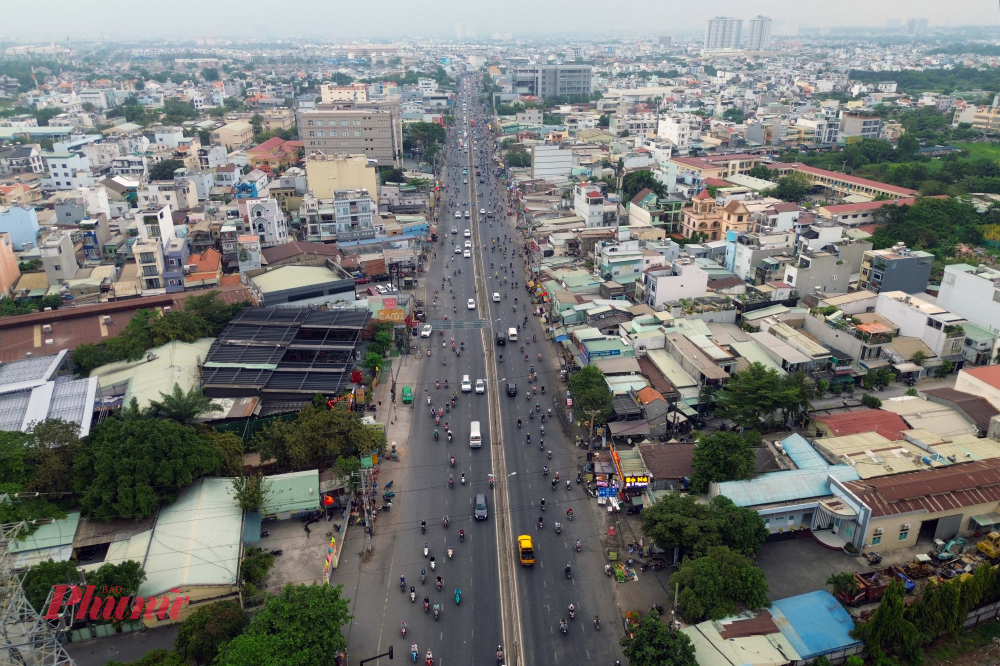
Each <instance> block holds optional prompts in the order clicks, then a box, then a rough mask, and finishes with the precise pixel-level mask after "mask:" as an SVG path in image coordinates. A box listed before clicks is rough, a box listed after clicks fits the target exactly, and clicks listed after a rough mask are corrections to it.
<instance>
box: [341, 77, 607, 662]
mask: <svg viewBox="0 0 1000 666" xmlns="http://www.w3.org/2000/svg"><path fill="white" fill-rule="evenodd" d="M463 99H464V100H467V103H468V106H469V109H470V112H469V113H470V116H469V117H470V118H472V117H474V116H473V115H472V114H473V112H472V111H471V109H473V108H475V107H476V106H478V104H479V103H478V100H477V95H476V93H475V92H472V93H471V94H469V95H468V96H463ZM460 105H461V103H460V102H459V103H457V104H456V106H460ZM454 113H455V116H456V124H455V126H454V127H453V128H451V129H450V130H449V131H448V141H447V148H446V150H445V152H444V158H443V159H442V162H443V163H444V165H443V167H442V168H440V169H439V174H438V175H439V178H440V179H441V182H442V183H443V184H445V185H446V187H445V190H444V193H443V196H442V197H441V205H440V209H439V217H438V225H437V231H438V242H437V243H435V244H434V245H433V254H432V258H431V262H430V266H429V269H428V272H427V273H425V274H424V278H423V279H424V281H425V291H426V310H427V313H428V316H427V323H429V324H430V325H431V326H432V327H433V334H432V336H431V337H430V338H414V339H415V340H416V341H417V344H416V351H415V354H416V357H417V358H418V359H419V363H420V364H421V366H422V367H420V369H419V374H418V376H419V379H418V381H417V382H416V383H415V385H413V386H412V389H413V395H414V404H413V406H412V409H413V410H414V413H413V418H412V421H411V423H412V425H411V429H410V433H409V441H407V442H406V443H405V445H404V449H403V451H404V455H402V456H401V460H400V463H399V464H395V463H394V464H393V466H385V465H384V466H383V467H384V473H383V474H384V475H390V474H391V477H389V476H387V477H386V478H392V479H393V486H392V489H393V490H395V491H396V497H395V500H396V501H395V503H394V508H393V509H392V511H391V512H390V513H389V514H386V515H385V516H384V517H382V518H381V519H380V520H379V521H378V523H376V529H375V535H374V537H373V544H374V549H375V552H374V554H373V555H372V556H371V558H370V559H367V560H364V559H363V560H362V561H358V558H357V557H356V556H355V553H359V552H360V551H361V547H360V546H361V543H362V540H354V541H351V542H350V543H349V545H348V550H349V552H347V553H345V555H346V559H347V560H349V561H350V562H349V561H344V562H342V565H341V568H339V569H337V571H336V572H335V573H334V575H333V579H332V581H333V583H334V584H339V583H343V584H344V585H345V596H347V597H349V598H351V599H352V612H353V613H354V615H355V619H354V621H353V622H352V623H351V626H350V628H349V634H348V640H349V644H350V645H352V646H354V649H353V650H352V652H353V653H354V654H356V655H360V654H361V653H360V652H359V650H363V652H364V654H365V655H374V654H379V653H381V652H384V651H386V649H387V647H388V646H389V645H393V646H394V651H395V653H396V655H397V658H399V655H403V658H404V659H405V658H408V657H409V654H410V645H411V644H412V643H416V644H417V646H418V649H419V651H420V658H421V659H423V658H424V656H425V654H426V651H427V650H428V649H430V650H432V651H433V655H434V659H435V664H472V663H475V664H482V663H493V662H494V661H495V653H496V648H497V646H498V645H501V644H502V645H503V646H504V649H505V651H506V659H505V663H507V664H522V663H523V664H532V663H540V662H546V663H568V662H570V663H581V662H596V663H607V664H611V663H613V662H614V660H615V659H621V658H622V657H621V649H620V647H619V646H618V640H619V638H620V636H621V626H620V623H619V622H618V619H617V618H618V612H617V609H616V606H615V601H614V595H613V589H612V586H611V583H610V582H609V581H608V580H607V578H606V577H605V576H604V573H603V563H604V560H603V553H602V547H601V544H600V540H599V536H600V531H601V528H600V527H599V525H598V521H597V519H598V515H597V513H596V512H595V511H593V510H592V509H591V507H590V506H588V502H587V501H586V500H587V496H586V494H585V492H584V491H583V489H582V488H581V486H579V485H577V484H576V483H575V478H576V472H577V467H576V463H575V457H576V456H575V452H574V449H573V444H572V442H571V441H570V439H571V438H570V437H569V435H568V433H567V432H565V431H564V429H563V427H562V425H561V424H560V423H559V422H558V419H557V418H555V417H553V418H552V419H548V420H547V421H546V423H545V425H546V427H547V431H546V433H545V435H544V440H545V445H544V450H540V449H539V448H538V442H539V440H540V439H542V438H543V436H542V433H541V425H542V424H541V422H540V418H539V417H538V415H535V417H534V418H529V416H528V412H529V410H532V411H533V410H534V409H535V403H536V402H538V403H539V404H540V407H541V408H542V409H543V410H545V409H547V408H549V407H552V406H553V404H554V403H553V401H554V400H555V399H557V398H560V396H564V395H565V388H564V387H565V385H564V384H560V382H559V373H558V364H557V363H556V362H555V360H554V358H553V354H552V349H551V347H550V346H549V345H550V343H547V342H543V341H542V328H541V326H540V324H539V323H538V319H537V318H536V317H534V316H531V315H530V314H529V313H530V307H531V306H530V303H528V304H526V301H527V300H529V298H528V293H527V291H526V290H525V289H524V276H525V273H524V264H523V261H522V259H520V258H515V259H514V266H513V268H512V267H511V260H512V258H513V254H515V253H516V252H517V251H518V250H519V249H520V247H519V245H517V244H516V243H515V241H514V240H513V238H512V235H513V234H514V233H515V228H514V225H513V223H512V222H508V221H507V216H506V214H505V212H506V211H505V204H506V203H507V202H506V201H503V200H501V198H500V197H501V191H500V190H499V183H498V182H497V177H496V175H495V173H494V170H495V169H496V165H495V164H494V162H493V160H492V146H493V139H492V138H487V137H486V135H485V132H484V131H483V126H484V124H486V123H487V122H488V121H486V120H485V118H484V117H483V116H482V115H478V116H476V118H477V125H478V127H477V128H472V129H471V130H470V128H469V127H468V126H466V125H465V124H464V123H463V122H462V111H461V110H460V108H456V109H455V111H454ZM466 131H469V134H470V136H468V137H466V136H464V132H466ZM480 132H482V134H480ZM460 139H461V140H463V141H465V142H466V144H465V145H466V146H468V145H469V144H470V143H472V142H473V141H475V140H477V139H478V141H479V144H481V145H480V146H478V147H477V146H473V147H471V148H470V149H469V152H468V153H466V152H465V151H463V150H460V149H459V140H460ZM480 150H484V151H486V153H485V154H481V153H480V152H479V151H480ZM476 162H478V163H479V166H480V170H481V172H482V178H483V180H484V181H485V182H484V184H483V185H479V183H478V179H477V177H476V176H475V168H476ZM463 169H467V170H468V174H463ZM466 180H467V181H469V182H468V183H465V182H463V181H466ZM480 209H489V210H491V211H493V212H494V217H493V218H487V217H484V216H481V215H480V214H479V210H480ZM465 211H469V214H470V217H469V218H466V217H465ZM456 212H459V213H460V217H459V218H456V217H455V213H456ZM453 227H454V229H455V231H456V232H457V233H454V234H453V233H451V232H452V228H453ZM466 229H468V230H470V238H468V239H467V238H466V237H465V235H464V233H465V230H466ZM505 235H506V236H508V241H507V242H506V243H504V242H503V238H504V236H505ZM497 236H499V239H500V241H499V242H498V247H499V248H504V249H506V250H507V252H508V254H507V258H506V259H505V258H504V255H503V251H504V250H503V249H498V250H496V251H490V250H489V249H487V250H486V251H484V250H483V245H484V244H485V245H486V246H487V248H489V247H490V246H491V245H492V242H491V238H495V237H497ZM466 240H469V241H471V243H470V244H471V246H472V247H471V252H470V254H471V257H469V258H466V257H465V256H464V252H465V241H466ZM456 246H457V247H458V249H459V252H458V253H456V252H455V250H456ZM501 263H502V264H506V268H505V272H506V275H507V278H508V279H507V282H506V284H504V282H503V278H504V274H503V273H501V271H500V264H501ZM491 264H492V265H493V268H487V267H488V266H490V265H491ZM459 269H461V271H462V272H461V274H459V273H458V271H459ZM494 274H496V276H495V275H494ZM515 281H516V282H517V283H518V287H517V288H515V287H514V286H513V283H514V282H515ZM477 285H478V291H477ZM452 291H453V292H454V293H452ZM493 292H497V293H499V294H501V297H500V298H501V300H500V302H499V303H494V302H492V299H491V296H492V293H493ZM470 298H471V299H474V302H475V309H469V308H468V300H469V299H470ZM515 298H517V299H518V303H517V304H516V305H515V303H514V299H515ZM515 310H516V312H515ZM526 316H527V322H526V323H525V317H526ZM518 324H521V325H522V330H521V333H520V336H521V337H520V340H519V341H518V342H517V343H514V342H512V343H510V344H507V345H505V346H496V344H495V337H496V333H497V332H498V331H503V332H505V331H506V330H507V329H508V328H510V327H515V328H516V327H517V325H518ZM532 335H534V336H535V337H536V339H537V341H536V342H527V341H528V340H529V339H530V338H531V336H532ZM452 338H454V342H455V344H456V346H457V347H458V351H459V352H460V354H459V353H456V352H453V351H452V349H451V343H452ZM521 341H523V342H524V344H525V347H524V349H525V351H524V352H521V351H520V345H521ZM463 343H464V346H465V351H461V346H462V344H463ZM428 350H430V352H431V355H430V356H429V357H428V356H427V351H428ZM525 354H528V355H529V356H528V360H526V359H525ZM538 354H541V355H542V360H541V361H540V360H539V359H538ZM500 355H502V356H503V360H502V361H500V360H499V358H500ZM445 360H447V364H445ZM487 364H493V366H492V367H489V368H488V367H487ZM532 364H534V365H535V369H536V370H537V371H538V373H539V375H538V377H537V378H536V379H534V380H530V381H529V379H528V375H529V372H530V370H531V365H532ZM463 375H468V376H469V379H470V381H471V384H472V386H473V390H472V391H469V392H465V391H463V390H462V388H461V386H460V383H461V380H462V377H463ZM478 379H483V380H486V381H485V383H486V388H487V391H486V393H483V394H477V393H475V390H474V387H475V384H476V380H478ZM445 380H447V388H445ZM437 382H440V388H438V386H437ZM508 382H514V383H516V385H517V391H518V393H517V396H516V397H508V396H507V391H506V386H507V383H508ZM532 385H536V386H538V387H539V393H538V394H532ZM541 385H546V386H547V387H548V389H551V390H547V392H546V394H545V395H544V396H543V395H541V394H540V390H541V389H540V387H541ZM456 393H457V399H456V407H455V408H453V409H449V410H448V411H446V412H445V413H444V414H443V415H442V416H441V423H440V425H436V424H435V421H434V418H433V417H432V416H431V407H430V406H428V404H427V400H428V397H429V398H430V400H431V405H433V407H434V408H435V409H444V408H445V406H446V404H447V405H448V406H449V407H450V398H451V397H452V396H453V394H456ZM491 406H492V407H491ZM406 408H410V407H409V406H407V407H406ZM553 412H555V410H553ZM519 418H520V419H522V422H523V427H522V429H521V430H518V428H517V420H518V419H519ZM476 421H478V422H479V424H481V431H482V440H483V442H482V447H481V448H472V447H470V445H469V439H470V431H471V424H472V423H473V422H476ZM446 422H447V423H448V425H449V427H450V428H451V430H452V432H453V433H454V440H453V441H452V442H448V441H447V434H446V430H445V423H446ZM435 429H437V430H438V432H439V437H440V438H439V439H438V440H435V438H434V431H435ZM528 434H530V435H531V444H530V445H529V444H527V443H526V439H527V436H528ZM546 450H551V451H552V459H551V460H549V459H548V458H547V457H546V453H545V451H546ZM451 455H454V456H455V464H454V467H452V466H451V464H450V460H449V457H450V456H451ZM543 464H548V465H549V466H550V467H551V468H552V474H551V475H550V476H548V477H546V476H543V473H542V466H543ZM495 470H502V472H503V474H504V476H503V477H502V478H501V476H500V472H499V471H497V479H496V481H497V483H496V487H495V489H493V490H491V489H490V487H489V476H490V474H491V473H494V472H495ZM557 471H558V472H560V474H561V476H560V482H559V484H558V487H557V488H555V489H553V488H552V486H551V479H553V478H554V474H555V472H557ZM462 474H464V475H465V478H466V482H465V483H464V484H463V483H462V482H461V476H462ZM449 477H453V478H454V487H451V486H450V485H449ZM381 480H383V479H380V481H381ZM566 480H571V481H574V483H572V484H571V486H572V487H571V488H570V489H569V490H567V488H566V485H565V482H566ZM477 493H483V494H485V495H486V498H487V504H488V510H489V516H488V518H487V519H486V520H482V521H476V520H474V519H473V501H474V499H475V496H476V494H477ZM543 497H544V498H546V504H547V511H545V512H544V514H543V511H542V510H541V508H540V501H541V499H542V498H543ZM497 506H500V507H502V508H501V509H500V510H497V509H496V507H497ZM570 507H572V508H573V509H574V514H575V515H574V520H573V521H572V522H571V521H569V520H567V518H566V510H567V509H568V508H570ZM446 513H447V514H448V516H449V519H450V525H449V527H447V528H445V527H444V526H443V524H442V522H443V521H442V518H443V516H444V515H445V514H446ZM539 515H544V517H545V521H544V528H539V526H538V516H539ZM556 520H559V521H560V522H561V523H562V526H563V529H562V533H561V534H556V532H555V530H554V527H553V525H554V523H555V522H556ZM421 521H426V522H427V531H426V534H424V533H422V532H421V525H420V523H421ZM460 529H464V530H465V539H464V542H463V541H460V539H459V530H460ZM519 534H529V535H531V537H532V538H533V539H534V540H535V554H536V564H535V566H534V567H531V568H529V567H521V566H520V565H519V564H518V563H517V554H516V548H515V544H514V543H513V540H514V539H516V536H517V535H519ZM577 539H579V540H580V542H581V546H582V550H581V552H579V553H577V552H576V551H575V548H574V544H575V541H576V540H577ZM425 543H426V544H427V546H428V548H429V553H428V557H424V555H423V548H424V544H425ZM449 547H453V548H454V551H455V552H454V556H453V558H450V559H449V557H448V555H447V550H448V548H449ZM430 557H434V558H435V559H436V562H437V568H436V570H434V571H432V570H431V569H430ZM354 562H356V563H354ZM567 564H569V565H571V567H572V577H571V578H569V579H567V577H566V575H565V573H564V568H565V566H566V565H567ZM422 569H423V570H425V571H426V573H427V580H426V583H424V584H422V583H421V581H420V574H421V570H422ZM502 572H505V573H502ZM437 575H440V576H441V577H442V579H443V582H442V590H441V591H440V592H439V591H438V590H437V589H436V587H435V577H436V576H437ZM400 576H404V577H405V585H404V588H405V591H401V590H400V587H399V581H400ZM411 585H413V586H414V587H415V592H416V601H415V602H411V600H410V595H409V587H410V586H411ZM456 588H460V589H461V601H460V603H458V604H456V601H455V590H456ZM424 597H427V598H428V600H429V603H430V604H431V606H432V607H433V605H434V604H440V607H441V614H440V619H439V620H437V621H435V619H434V616H433V613H432V612H429V613H425V612H424V608H423V603H422V602H423V599H424ZM501 599H503V600H504V604H501ZM515 599H516V612H517V615H516V616H512V615H509V614H510V613H511V612H512V611H514V604H513V601H514V600H515ZM570 604H575V606H576V607H577V608H578V609H579V610H578V611H577V614H576V619H575V620H572V621H569V630H568V632H567V635H566V636H563V635H561V634H560V631H559V622H560V620H561V619H563V618H566V619H567V620H568V612H567V608H568V606H569V605H570ZM595 615H599V616H600V617H601V618H602V625H601V629H600V630H599V631H596V630H595V628H594V624H593V618H594V616H595ZM505 618H506V620H505ZM401 622H405V623H406V627H407V634H406V637H405V638H404V637H402V636H401V624H400V623H401ZM505 636H506V640H505Z"/></svg>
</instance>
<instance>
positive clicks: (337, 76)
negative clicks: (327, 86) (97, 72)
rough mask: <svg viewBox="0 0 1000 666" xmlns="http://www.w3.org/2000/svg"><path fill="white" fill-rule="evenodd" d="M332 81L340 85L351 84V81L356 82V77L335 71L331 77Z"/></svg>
mask: <svg viewBox="0 0 1000 666" xmlns="http://www.w3.org/2000/svg"><path fill="white" fill-rule="evenodd" d="M330 81H332V82H333V83H335V84H337V85H338V86H349V85H351V83H353V82H354V79H352V78H351V77H350V76H348V75H347V74H344V73H343V72H334V73H333V75H332V76H331V77H330Z"/></svg>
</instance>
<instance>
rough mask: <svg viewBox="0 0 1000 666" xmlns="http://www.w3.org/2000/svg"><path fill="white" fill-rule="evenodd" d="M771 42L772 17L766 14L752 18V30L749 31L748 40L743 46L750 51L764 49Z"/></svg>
mask: <svg viewBox="0 0 1000 666" xmlns="http://www.w3.org/2000/svg"><path fill="white" fill-rule="evenodd" d="M770 43H771V19H769V18H767V17H766V16H758V17H757V18H755V19H750V31H749V32H748V33H747V41H746V44H744V45H743V48H745V49H746V50H748V51H763V50H764V49H766V48H767V46H768V44H770Z"/></svg>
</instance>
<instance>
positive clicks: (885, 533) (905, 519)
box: [865, 502, 998, 553]
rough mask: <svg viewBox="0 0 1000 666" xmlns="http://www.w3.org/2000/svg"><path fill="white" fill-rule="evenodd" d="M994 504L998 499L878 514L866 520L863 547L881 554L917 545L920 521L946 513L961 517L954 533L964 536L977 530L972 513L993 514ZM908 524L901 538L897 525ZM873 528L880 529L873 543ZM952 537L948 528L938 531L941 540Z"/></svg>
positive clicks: (994, 510) (926, 520)
mask: <svg viewBox="0 0 1000 666" xmlns="http://www.w3.org/2000/svg"><path fill="white" fill-rule="evenodd" d="M997 507H998V503H997V502H987V503H986V504H976V505H974V506H966V507H962V508H960V509H950V510H947V511H941V512H938V513H926V512H918V513H908V514H903V515H892V516H881V517H878V518H875V517H873V518H872V519H871V520H870V521H869V523H868V526H867V530H866V532H865V543H867V544H869V546H867V547H866V550H868V549H869V548H870V549H871V550H875V551H878V552H882V553H884V552H886V551H891V550H896V549H899V548H913V547H914V546H916V545H917V535H918V534H919V533H920V526H921V524H922V523H925V522H929V521H932V520H936V519H946V518H948V517H949V516H961V520H960V522H959V523H958V532H957V534H958V535H967V534H970V533H972V532H974V531H975V530H976V526H975V525H973V524H972V521H971V518H972V516H978V515H982V514H992V513H995V512H996V510H997ZM907 523H908V524H909V525H910V530H909V532H907V537H906V539H905V540H903V541H900V540H899V536H900V526H901V525H904V524H907ZM939 524H940V523H939ZM876 528H881V529H882V535H881V536H882V540H881V542H880V543H878V544H873V543H872V540H873V539H874V538H876V537H875V535H874V532H875V529H876ZM953 536H955V535H954V534H952V533H951V532H950V531H949V532H947V533H942V534H940V538H941V539H943V540H944V541H947V540H948V539H950V538H951V537H953ZM922 543H924V544H925V545H926V546H927V547H928V548H930V547H931V543H930V542H929V541H926V540H925V542H922Z"/></svg>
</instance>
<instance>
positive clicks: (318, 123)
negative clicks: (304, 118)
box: [309, 120, 323, 127]
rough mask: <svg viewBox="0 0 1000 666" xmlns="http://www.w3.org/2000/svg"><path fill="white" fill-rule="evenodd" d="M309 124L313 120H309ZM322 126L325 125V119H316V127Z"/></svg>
mask: <svg viewBox="0 0 1000 666" xmlns="http://www.w3.org/2000/svg"><path fill="white" fill-rule="evenodd" d="M309 124H310V125H312V121H311V120H310V121H309ZM322 126H323V121H322V120H317V121H316V127H322Z"/></svg>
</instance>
